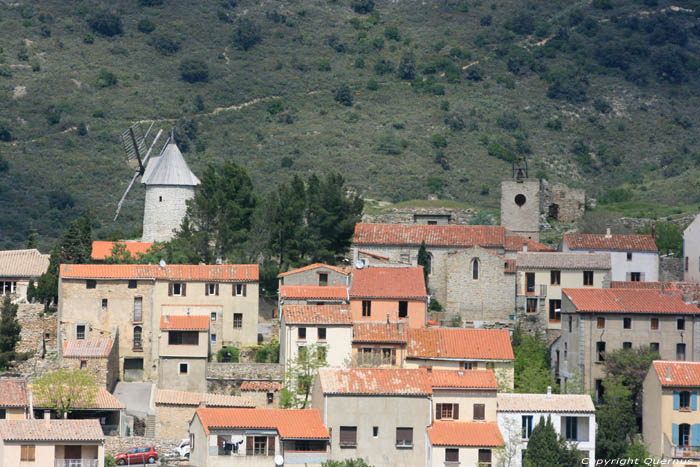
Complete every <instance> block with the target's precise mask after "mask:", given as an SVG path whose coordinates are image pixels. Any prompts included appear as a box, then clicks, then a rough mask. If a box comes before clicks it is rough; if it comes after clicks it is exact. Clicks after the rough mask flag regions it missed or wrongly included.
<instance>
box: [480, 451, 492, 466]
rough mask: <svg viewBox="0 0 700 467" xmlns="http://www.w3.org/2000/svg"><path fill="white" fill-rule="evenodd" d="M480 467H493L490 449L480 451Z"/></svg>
mask: <svg viewBox="0 0 700 467" xmlns="http://www.w3.org/2000/svg"><path fill="white" fill-rule="evenodd" d="M479 467H491V450H490V449H479Z"/></svg>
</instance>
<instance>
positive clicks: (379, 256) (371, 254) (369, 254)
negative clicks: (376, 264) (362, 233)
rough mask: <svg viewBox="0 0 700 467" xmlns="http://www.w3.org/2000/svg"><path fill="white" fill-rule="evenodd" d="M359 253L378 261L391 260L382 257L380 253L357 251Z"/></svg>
mask: <svg viewBox="0 0 700 467" xmlns="http://www.w3.org/2000/svg"><path fill="white" fill-rule="evenodd" d="M357 252H358V253H359V254H361V255H367V256H371V257H373V258H377V259H383V260H388V259H389V257H388V256H384V255H380V254H378V253H372V252H371V251H367V250H357Z"/></svg>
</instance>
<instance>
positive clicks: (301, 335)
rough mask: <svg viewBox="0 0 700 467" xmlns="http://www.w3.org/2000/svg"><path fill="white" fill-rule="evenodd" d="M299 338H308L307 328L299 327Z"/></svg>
mask: <svg viewBox="0 0 700 467" xmlns="http://www.w3.org/2000/svg"><path fill="white" fill-rule="evenodd" d="M297 339H299V340H305V339H306V328H299V329H297Z"/></svg>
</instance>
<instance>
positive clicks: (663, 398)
mask: <svg viewBox="0 0 700 467" xmlns="http://www.w3.org/2000/svg"><path fill="white" fill-rule="evenodd" d="M642 390H643V395H644V396H643V398H642V414H643V415H642V416H643V420H644V423H643V435H644V443H645V444H646V446H647V448H649V452H650V454H651V455H652V456H654V457H656V458H663V459H669V460H671V462H672V464H671V465H674V466H681V465H688V463H689V462H690V463H698V462H700V412H698V410H700V409H699V408H698V394H700V362H675V361H664V360H656V361H654V362H652V364H651V367H650V368H649V372H648V373H647V375H646V378H644V383H643V389H642Z"/></svg>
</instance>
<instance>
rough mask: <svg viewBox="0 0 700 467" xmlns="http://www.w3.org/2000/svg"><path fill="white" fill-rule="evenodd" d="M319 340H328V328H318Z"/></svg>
mask: <svg viewBox="0 0 700 467" xmlns="http://www.w3.org/2000/svg"><path fill="white" fill-rule="evenodd" d="M318 340H320V341H325V340H326V328H318Z"/></svg>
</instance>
